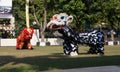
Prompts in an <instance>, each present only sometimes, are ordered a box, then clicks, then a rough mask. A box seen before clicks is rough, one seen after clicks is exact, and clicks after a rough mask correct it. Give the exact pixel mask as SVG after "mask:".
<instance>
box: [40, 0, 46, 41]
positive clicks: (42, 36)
mask: <svg viewBox="0 0 120 72" xmlns="http://www.w3.org/2000/svg"><path fill="white" fill-rule="evenodd" d="M46 3H47V0H44V7H43V10H44V23H43V26H42V30H41V42H45V38H44V31H45V28H46V23H47V21H46V15H47V10H46V7H47V4H46Z"/></svg>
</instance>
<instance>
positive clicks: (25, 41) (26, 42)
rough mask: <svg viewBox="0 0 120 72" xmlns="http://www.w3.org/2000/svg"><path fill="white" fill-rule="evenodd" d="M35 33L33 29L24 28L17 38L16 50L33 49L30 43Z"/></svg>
mask: <svg viewBox="0 0 120 72" xmlns="http://www.w3.org/2000/svg"><path fill="white" fill-rule="evenodd" d="M33 33H34V29H33V28H24V29H23V30H22V31H21V33H20V35H19V36H18V38H17V44H16V49H33V48H32V45H31V43H30V40H31V38H32V35H33Z"/></svg>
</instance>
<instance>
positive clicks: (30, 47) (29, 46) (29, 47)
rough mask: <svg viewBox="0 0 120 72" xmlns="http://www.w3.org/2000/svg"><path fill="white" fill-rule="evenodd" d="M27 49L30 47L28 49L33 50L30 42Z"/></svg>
mask: <svg viewBox="0 0 120 72" xmlns="http://www.w3.org/2000/svg"><path fill="white" fill-rule="evenodd" d="M27 47H28V49H30V50H31V49H33V48H32V45H31V43H30V42H29V43H28V45H27Z"/></svg>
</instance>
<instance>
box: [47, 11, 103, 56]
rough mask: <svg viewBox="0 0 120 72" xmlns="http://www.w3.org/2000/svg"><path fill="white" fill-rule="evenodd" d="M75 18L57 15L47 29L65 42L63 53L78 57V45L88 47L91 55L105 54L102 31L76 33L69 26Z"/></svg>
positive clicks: (64, 14)
mask: <svg viewBox="0 0 120 72" xmlns="http://www.w3.org/2000/svg"><path fill="white" fill-rule="evenodd" d="M72 21H73V17H72V16H68V15H67V14H66V13H60V14H55V15H53V17H52V18H51V21H50V22H49V23H48V24H47V28H48V29H50V30H52V31H54V35H55V36H57V37H60V38H62V39H63V40H64V42H63V51H64V54H65V55H71V56H75V55H78V44H81V45H84V44H85V45H88V46H89V47H90V49H89V51H88V52H87V53H89V54H94V53H95V54H99V55H103V54H104V35H103V33H102V32H101V31H100V30H92V31H90V32H86V33H80V32H75V31H74V30H73V29H72V28H71V27H70V26H69V25H70V24H71V23H72Z"/></svg>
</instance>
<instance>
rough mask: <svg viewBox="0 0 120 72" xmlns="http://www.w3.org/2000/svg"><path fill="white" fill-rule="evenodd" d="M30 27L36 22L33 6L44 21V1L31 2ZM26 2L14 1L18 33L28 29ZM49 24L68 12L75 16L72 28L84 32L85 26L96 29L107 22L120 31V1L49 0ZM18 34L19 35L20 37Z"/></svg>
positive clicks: (40, 20) (34, 0)
mask: <svg viewBox="0 0 120 72" xmlns="http://www.w3.org/2000/svg"><path fill="white" fill-rule="evenodd" d="M30 1H31V2H30V9H29V11H30V14H29V16H30V25H31V26H33V25H32V22H33V21H34V16H33V6H34V7H35V11H36V16H37V19H38V21H39V22H40V23H43V22H44V21H43V20H44V17H43V16H44V15H43V14H44V10H43V8H44V4H45V3H44V0H30ZM25 3H26V2H25V1H23V0H13V16H15V20H16V21H15V24H16V32H18V33H19V32H20V30H21V29H22V28H23V27H26V25H25V23H26V21H25V20H26V19H25ZM45 6H46V7H47V22H48V21H49V20H50V18H51V17H52V16H53V15H54V14H56V13H61V12H66V13H67V14H69V15H73V16H74V22H73V24H71V27H73V28H75V29H78V30H83V29H85V24H90V27H91V28H93V27H96V26H99V24H101V22H105V23H106V26H109V27H110V28H119V29H120V0H47V2H46V5H45ZM18 33H17V35H18Z"/></svg>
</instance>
